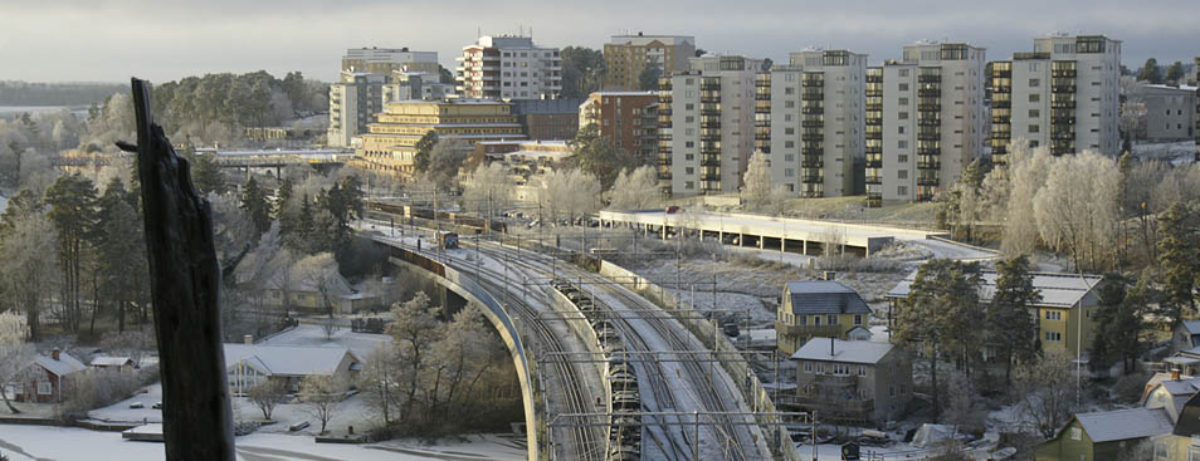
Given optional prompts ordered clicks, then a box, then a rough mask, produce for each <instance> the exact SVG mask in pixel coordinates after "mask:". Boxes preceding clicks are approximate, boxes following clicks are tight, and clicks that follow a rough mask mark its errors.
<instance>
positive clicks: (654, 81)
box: [638, 64, 663, 91]
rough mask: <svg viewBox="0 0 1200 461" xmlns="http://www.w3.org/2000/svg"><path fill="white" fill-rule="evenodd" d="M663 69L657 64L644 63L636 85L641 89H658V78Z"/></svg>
mask: <svg viewBox="0 0 1200 461" xmlns="http://www.w3.org/2000/svg"><path fill="white" fill-rule="evenodd" d="M662 74H663V71H662V68H660V67H659V66H658V65H653V64H646V67H644V68H642V73H641V74H638V85H639V86H640V89H641V90H642V91H658V78H659V77H662Z"/></svg>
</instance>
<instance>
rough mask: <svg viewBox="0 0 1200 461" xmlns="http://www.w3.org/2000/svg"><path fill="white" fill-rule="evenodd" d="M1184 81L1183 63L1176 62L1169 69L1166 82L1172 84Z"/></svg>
mask: <svg viewBox="0 0 1200 461" xmlns="http://www.w3.org/2000/svg"><path fill="white" fill-rule="evenodd" d="M1182 79H1183V63H1182V62H1179V61H1175V62H1174V63H1171V66H1170V67H1167V80H1166V81H1168V82H1171V83H1179V81H1180V80H1182Z"/></svg>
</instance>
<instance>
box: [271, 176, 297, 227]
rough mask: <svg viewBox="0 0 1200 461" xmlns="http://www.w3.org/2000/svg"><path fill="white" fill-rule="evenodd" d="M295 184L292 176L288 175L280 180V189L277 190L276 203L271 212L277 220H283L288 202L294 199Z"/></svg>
mask: <svg viewBox="0 0 1200 461" xmlns="http://www.w3.org/2000/svg"><path fill="white" fill-rule="evenodd" d="M294 189H295V186H294V185H293V184H292V178H289V177H287V176H284V177H283V180H282V181H279V189H277V190H276V191H275V204H274V206H273V207H272V209H271V214H272V215H274V216H275V219H276V220H283V214H284V211H285V209H286V208H287V205H288V202H291V201H292V193H293V190H294Z"/></svg>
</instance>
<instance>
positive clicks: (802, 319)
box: [796, 315, 808, 325]
mask: <svg viewBox="0 0 1200 461" xmlns="http://www.w3.org/2000/svg"><path fill="white" fill-rule="evenodd" d="M796 318H797V319H799V321H800V324H801V325H808V316H807V315H801V316H798V317H796Z"/></svg>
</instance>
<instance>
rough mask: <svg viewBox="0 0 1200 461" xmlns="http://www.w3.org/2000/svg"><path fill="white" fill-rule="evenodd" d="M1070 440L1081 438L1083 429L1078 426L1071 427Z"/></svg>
mask: <svg viewBox="0 0 1200 461" xmlns="http://www.w3.org/2000/svg"><path fill="white" fill-rule="evenodd" d="M1071 440H1083V429H1080V428H1078V427H1072V428H1071Z"/></svg>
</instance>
